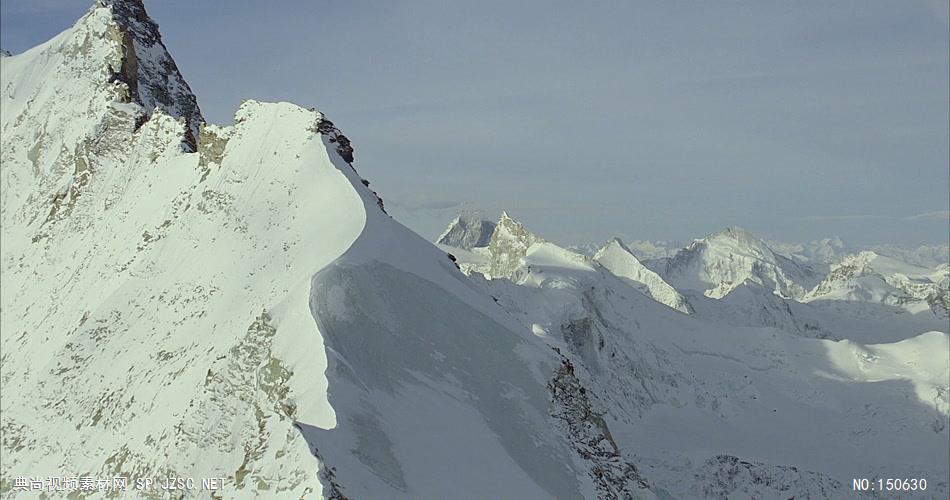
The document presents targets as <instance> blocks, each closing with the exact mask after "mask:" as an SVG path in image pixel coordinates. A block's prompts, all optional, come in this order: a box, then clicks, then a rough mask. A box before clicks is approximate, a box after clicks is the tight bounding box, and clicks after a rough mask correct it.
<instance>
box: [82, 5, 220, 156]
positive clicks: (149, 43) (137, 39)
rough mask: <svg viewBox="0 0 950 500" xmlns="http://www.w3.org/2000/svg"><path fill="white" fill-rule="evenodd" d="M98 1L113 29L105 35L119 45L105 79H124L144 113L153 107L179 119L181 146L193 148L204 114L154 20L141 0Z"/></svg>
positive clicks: (187, 148) (196, 142)
mask: <svg viewBox="0 0 950 500" xmlns="http://www.w3.org/2000/svg"><path fill="white" fill-rule="evenodd" d="M98 5H99V6H101V7H107V8H109V9H110V10H111V11H112V16H113V19H114V20H115V23H116V27H117V30H115V31H114V32H111V33H109V35H110V36H112V37H114V38H115V39H116V41H117V42H118V43H120V44H121V46H122V61H121V64H120V67H119V68H113V74H112V77H111V78H110V79H109V81H110V82H122V83H125V84H126V85H127V86H128V89H129V95H128V99H129V101H130V102H136V103H138V104H140V105H142V107H144V108H145V111H146V113H151V110H153V109H155V108H156V107H157V108H161V109H162V110H163V111H165V112H167V113H168V114H170V115H172V116H174V117H175V118H180V119H183V120H184V121H185V125H186V127H185V136H184V138H183V140H182V147H183V149H185V150H186V151H190V152H194V151H196V150H197V147H198V141H197V137H198V132H199V128H200V127H201V124H202V123H204V118H203V117H202V116H201V110H200V109H199V108H198V101H197V100H196V99H195V96H194V94H193V93H192V92H191V88H190V87H188V84H187V83H186V82H185V79H184V78H183V77H182V76H181V73H180V72H179V71H178V66H177V65H176V64H175V61H174V60H173V59H172V58H171V56H169V55H168V51H167V50H166V48H165V45H164V44H163V43H162V37H161V34H160V33H159V31H158V24H156V23H155V21H153V20H152V19H150V18H149V17H148V13H147V12H146V11H145V5H144V4H143V3H142V1H141V0H98Z"/></svg>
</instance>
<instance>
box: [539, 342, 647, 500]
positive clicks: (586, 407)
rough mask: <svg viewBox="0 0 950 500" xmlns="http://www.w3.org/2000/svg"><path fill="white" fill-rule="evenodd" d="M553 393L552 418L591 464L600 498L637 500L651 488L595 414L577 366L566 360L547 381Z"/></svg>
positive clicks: (591, 472)
mask: <svg viewBox="0 0 950 500" xmlns="http://www.w3.org/2000/svg"><path fill="white" fill-rule="evenodd" d="M548 389H549V390H550V391H551V398H552V404H551V410H550V411H551V416H552V417H554V418H555V419H557V420H558V421H559V424H560V425H561V427H562V428H563V429H564V431H566V434H567V436H568V439H569V440H570V442H571V444H572V446H573V447H574V450H575V451H576V452H577V454H578V455H580V457H581V458H582V459H584V460H585V461H586V462H587V463H589V464H590V472H589V474H590V476H591V478H592V479H593V480H594V486H595V487H596V488H597V497H598V498H605V499H632V498H637V497H638V496H639V495H637V491H638V490H646V489H649V485H648V484H647V482H646V481H645V480H644V479H643V478H642V477H641V476H640V473H639V472H638V471H637V468H636V466H634V465H633V464H631V463H629V462H627V461H625V460H624V459H623V457H622V456H621V455H620V448H618V447H617V443H616V442H615V441H614V439H613V436H611V435H610V430H609V429H608V428H607V423H606V422H604V419H603V418H602V417H601V416H600V415H599V414H598V413H597V412H595V411H594V409H593V407H592V405H591V402H590V399H589V398H588V395H587V390H586V389H585V388H584V387H583V386H582V385H581V383H580V381H579V380H578V379H577V376H575V375H574V365H572V364H571V362H570V361H569V360H568V359H566V358H565V359H563V361H562V365H561V367H560V368H558V370H557V372H555V374H554V378H553V379H551V381H550V382H548Z"/></svg>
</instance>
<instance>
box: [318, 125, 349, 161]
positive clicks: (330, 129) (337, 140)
mask: <svg viewBox="0 0 950 500" xmlns="http://www.w3.org/2000/svg"><path fill="white" fill-rule="evenodd" d="M317 132H319V133H321V134H323V135H325V136H327V138H328V140H329V141H330V142H331V143H334V144H336V152H337V154H339V155H340V157H341V158H343V159H344V160H346V162H347V163H350V164H352V163H353V146H352V145H351V144H350V140H349V139H347V137H346V136H345V135H343V132H340V129H338V128H336V126H335V125H333V122H331V121H330V120H327V119H326V118H324V119H322V120H320V123H318V124H317Z"/></svg>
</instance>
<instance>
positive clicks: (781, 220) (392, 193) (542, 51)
mask: <svg viewBox="0 0 950 500" xmlns="http://www.w3.org/2000/svg"><path fill="white" fill-rule="evenodd" d="M91 3H92V2H91V0H90V1H85V0H80V1H73V0H29V1H27V0H3V1H2V3H0V23H2V24H0V28H2V29H0V45H2V46H3V48H5V49H7V50H11V51H13V52H18V51H22V50H24V49H25V48H28V47H30V46H32V45H35V44H37V43H40V42H42V41H44V40H46V39H48V38H49V37H51V36H52V35H54V34H55V33H57V32H59V31H60V30H62V29H64V28H65V27H67V26H69V25H70V24H72V22H73V21H74V20H75V19H76V18H78V16H79V15H81V14H82V12H84V11H85V10H86V9H87V8H88V6H89V5H90V4H91ZM146 5H147V7H148V9H149V12H150V13H151V14H152V16H153V17H154V18H155V19H156V20H157V21H158V23H159V25H160V26H161V31H162V33H163V35H164V39H165V43H166V45H167V46H168V48H169V50H170V51H171V53H172V55H173V56H174V57H175V59H176V61H177V62H178V64H179V67H180V68H181V70H182V72H183V74H184V75H185V78H186V79H187V80H188V81H189V83H190V84H191V86H192V89H193V90H194V91H195V93H196V94H197V95H198V99H199V102H200V104H201V107H202V109H203V111H204V113H205V117H206V118H208V119H209V120H210V121H213V122H216V123H228V122H230V121H231V117H232V115H233V112H234V110H235V109H236V108H237V106H238V105H239V104H240V102H241V101H242V100H243V99H246V98H255V99H260V100H286V101H292V102H296V103H298V104H301V105H305V106H316V107H318V108H319V109H321V110H322V111H324V112H325V113H327V115H328V116H329V117H330V118H331V119H333V120H334V122H335V123H336V124H337V125H338V126H340V128H341V129H343V130H344V131H345V133H346V134H347V135H348V136H350V138H351V139H352V140H353V142H354V145H355V147H356V161H357V163H356V166H357V168H358V169H359V170H360V172H361V174H363V176H364V177H366V178H368V179H370V180H371V181H372V182H373V187H374V188H375V189H377V190H379V191H380V193H381V194H382V195H383V197H384V199H386V201H387V204H388V205H389V206H390V207H391V209H392V211H393V212H394V213H396V214H397V215H401V216H403V217H405V218H406V221H407V222H409V223H410V225H412V226H414V228H415V229H417V230H418V231H420V232H421V233H423V234H424V235H426V236H432V234H433V233H437V232H438V229H440V227H441V226H443V225H444V224H445V223H446V222H447V220H448V219H449V218H451V216H452V214H453V212H455V211H457V210H458V209H459V207H460V206H464V207H467V208H480V209H484V210H487V211H488V212H495V211H498V210H501V209H508V210H509V212H511V213H512V214H513V215H514V216H516V217H517V218H520V219H522V220H523V221H524V222H525V223H527V224H528V225H529V227H531V228H532V229H534V230H535V231H536V232H538V233H540V234H542V235H543V236H545V237H547V238H548V239H551V240H554V241H558V242H562V243H575V242H587V241H601V240H605V239H606V238H608V237H610V236H614V235H620V236H623V237H625V238H629V239H680V240H682V239H690V238H693V237H699V236H701V235H703V234H705V233H708V232H712V231H716V230H718V229H720V228H722V227H725V226H729V225H738V226H742V227H745V228H746V229H749V230H751V231H754V232H758V233H760V234H763V235H765V236H767V237H770V238H775V239H782V240H788V241H802V240H809V239H814V238H819V237H826V236H832V235H839V236H841V237H842V238H843V239H845V240H846V241H850V242H853V243H859V244H870V243H884V242H895V243H906V244H913V245H916V244H922V243H928V244H934V243H946V242H947V240H948V238H950V236H948V229H950V220H948V208H950V164H948V161H950V95H948V92H950V91H948V88H950V76H948V75H950V63H948V57H950V56H948V54H950V52H948V50H950V49H948V43H950V41H948V14H947V1H942V0H932V1H925V0H921V1H908V2H893V1H854V2H848V1H840V2H807V1H806V2H794V3H791V2H769V1H763V2H737V1H727V2H678V1H669V2H668V1H664V2H599V3H597V4H596V5H595V4H583V3H580V2H560V1H546V2H494V1H483V2H446V1H407V2H396V1H393V2H374V3H372V4H371V3H370V2H324V1H313V0H307V1H303V0H299V1H298V0H293V1H276V2H268V3H266V4H265V3H262V2H250V1H239V0H233V1H229V2H226V3H222V2H212V1H208V0H190V1H183V0H162V1H151V2H149V1H146ZM224 5H226V6H227V7H226V8H224V7H222V6H224ZM263 5H267V6H268V8H266V9H265V8H262V6H263ZM409 214H411V215H409Z"/></svg>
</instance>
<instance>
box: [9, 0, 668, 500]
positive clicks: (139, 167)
mask: <svg viewBox="0 0 950 500" xmlns="http://www.w3.org/2000/svg"><path fill="white" fill-rule="evenodd" d="M0 64H2V66H0V80H2V81H0V92H2V97H0V98H2V123H0V125H2V172H0V181H2V192H3V197H2V205H0V212H2V232H0V236H2V259H0V260H2V272H3V280H2V304H3V307H2V310H0V314H2V318H0V323H2V335H0V347H2V349H0V352H2V355H0V382H2V387H3V389H2V391H0V392H2V400H0V401H2V409H3V411H2V413H0V429H2V450H0V454H2V457H3V460H2V478H3V479H2V487H0V495H3V496H4V497H13V496H17V495H18V494H19V493H20V491H19V489H18V488H19V487H18V485H17V484H16V482H15V481H14V478H17V477H44V478H45V477H48V476H61V475H64V474H65V475H77V476H88V477H95V478H112V477H115V476H126V477H129V478H131V479H132V480H133V481H134V480H135V479H136V478H145V477H151V478H154V479H156V480H157V479H158V478H162V477H168V476H177V477H183V478H194V479H196V480H198V481H199V482H200V479H201V478H206V477H221V478H224V480H225V481H224V490H223V491H219V492H218V495H223V496H224V497H226V498H238V497H254V498H261V497H273V498H301V497H304V498H311V497H316V498H319V497H329V498H466V497H468V498H551V497H562V498H565V497H566V498H581V497H583V498H629V497H641V496H642V497H647V498H649V497H651V496H652V494H651V493H650V491H649V490H648V489H647V486H646V485H647V483H646V481H645V480H644V479H643V478H642V476H641V475H640V473H639V472H638V471H637V469H636V467H635V466H634V465H633V464H632V463H630V462H628V461H626V460H625V459H624V458H622V457H621V454H620V449H619V448H618V447H617V445H616V443H615V442H614V441H613V440H612V438H611V435H610V431H609V430H608V428H607V426H606V423H605V422H604V421H603V420H602V419H601V418H600V417H599V416H598V415H597V414H595V413H594V412H592V411H591V409H590V408H591V402H590V401H589V400H588V398H587V396H586V390H585V388H584V387H583V385H582V384H581V382H580V381H579V380H578V378H577V377H576V376H575V375H574V370H573V367H572V366H571V365H570V363H568V361H567V359H566V358H563V357H562V356H560V355H558V354H557V353H556V352H555V351H553V350H552V349H550V348H549V347H548V346H547V345H546V344H545V343H544V342H543V341H542V340H541V339H538V338H537V337H536V336H534V335H532V334H531V333H530V332H529V331H528V330H527V329H525V328H524V327H523V326H522V325H520V324H519V323H518V322H516V321H515V320H513V319H512V318H511V317H510V316H509V315H508V314H507V313H506V312H505V311H504V310H502V309H501V308H500V307H499V306H498V305H497V304H496V303H495V302H494V301H492V300H491V298H490V297H489V296H488V295H486V294H484V293H483V292H482V291H481V290H480V289H479V288H477V286H476V285H474V284H473V283H472V282H471V281H470V280H469V279H468V278H466V277H465V276H464V275H462V274H461V273H460V272H459V271H458V270H457V269H456V267H455V265H454V264H453V263H452V262H451V261H450V260H449V259H448V258H447V257H446V256H445V254H444V253H443V252H442V251H440V250H439V249H438V248H436V247H435V246H434V245H432V244H430V243H428V242H426V241H424V240H422V239H421V238H420V237H418V236H416V235H415V234H414V233H412V232H410V231H409V230H407V229H406V228H404V227H403V226H401V225H399V224H398V223H396V222H395V221H393V220H392V219H390V218H389V217H388V216H387V215H386V214H385V213H384V212H383V210H382V202H381V200H380V199H379V198H378V197H377V196H376V194H375V193H373V192H372V191H371V190H369V188H368V187H367V186H366V184H367V183H364V182H363V179H361V178H360V177H359V175H358V174H357V173H356V171H355V170H354V169H353V167H352V164H353V161H354V154H355V153H354V148H353V146H352V144H351V143H350V141H349V139H348V138H346V137H345V136H344V135H343V134H342V133H341V132H340V131H339V130H338V129H337V128H336V127H335V126H334V125H333V124H332V123H331V122H330V121H329V120H327V119H326V117H324V116H323V115H322V114H321V113H319V112H315V111H309V110H307V109H305V108H302V107H298V106H296V105H292V104H288V103H262V102H256V101H247V102H245V103H244V104H243V105H242V106H241V108H240V109H239V110H238V111H237V113H236V114H235V122H234V125H233V126H229V127H222V126H216V125H212V124H208V123H205V122H204V121H203V119H202V118H201V115H200V112H199V111H198V106H197V103H196V100H195V98H194V96H193V95H192V93H191V92H190V91H189V89H188V86H187V84H186V83H185V82H184V80H183V79H182V78H181V76H180V74H179V73H178V71H177V69H176V68H175V65H174V62H173V61H172V59H171V57H170V56H169V55H168V54H167V52H166V51H165V48H164V46H163V45H162V43H161V38H160V35H159V32H158V28H157V26H156V25H155V23H154V22H152V21H151V20H150V19H149V18H148V16H147V14H146V12H145V10H144V7H143V5H142V3H141V2H140V1H137V0H125V1H122V0H99V1H98V2H97V3H96V4H95V5H94V6H93V7H92V8H91V9H90V10H89V12H88V13H87V14H86V15H85V16H83V17H82V19H80V20H79V21H78V22H77V23H76V25H75V26H73V27H72V28H70V29H68V30H66V31H65V32H63V33H62V34H60V35H58V36H56V37H55V38H53V39H52V40H50V41H49V42H47V43H45V44H43V45H40V46H38V47H35V48H33V49H31V50H28V51H26V52H24V53H22V54H18V55H15V56H12V57H5V58H3V59H2V63H0ZM156 484H157V483H156ZM130 488H131V486H130ZM87 493H88V492H87ZM133 493H135V492H134V491H132V490H130V491H129V492H128V493H127V494H128V495H132V494H133ZM139 493H141V492H139ZM32 494H33V495H34V496H35V495H38V493H37V492H33V493H32ZM151 494H152V495H156V496H161V495H162V494H163V493H162V492H158V491H152V492H151ZM90 496H93V497H95V496H104V493H102V494H91V495H90Z"/></svg>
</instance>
